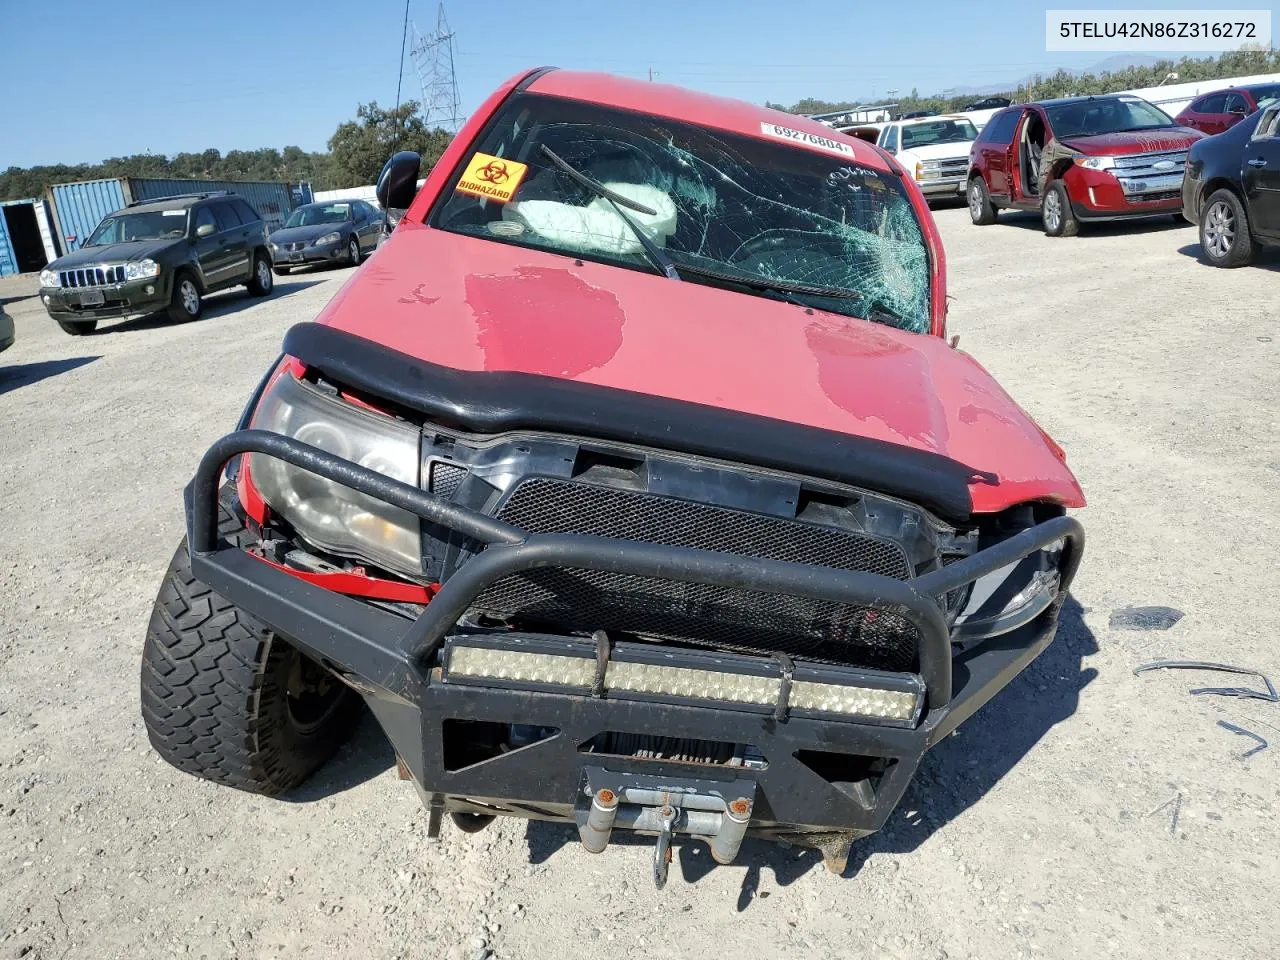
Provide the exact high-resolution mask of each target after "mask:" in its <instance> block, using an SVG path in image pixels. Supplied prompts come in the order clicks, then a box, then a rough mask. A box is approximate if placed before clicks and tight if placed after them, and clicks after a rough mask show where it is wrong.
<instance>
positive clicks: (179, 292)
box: [40, 192, 272, 336]
mask: <svg viewBox="0 0 1280 960" xmlns="http://www.w3.org/2000/svg"><path fill="white" fill-rule="evenodd" d="M241 284H243V285H244V286H246V287H248V288H249V292H250V293H252V294H255V295H257V296H266V295H267V294H269V293H270V292H271V286H272V276H271V254H270V252H269V251H268V248H267V225H266V224H265V223H263V220H262V217H261V216H259V214H258V212H257V211H256V210H254V209H253V207H251V206H250V205H249V204H248V203H246V202H245V201H244V200H243V199H242V198H240V197H237V196H235V195H234V194H228V193H225V192H223V193H201V194H191V195H187V196H181V197H169V198H167V199H164V200H151V201H147V202H141V203H132V204H130V205H129V206H127V207H125V208H124V209H123V210H117V211H116V212H115V213H112V214H109V215H108V216H107V217H105V218H104V219H103V221H102V222H101V223H100V224H98V226H97V228H96V229H95V230H94V231H93V233H92V234H90V236H89V239H88V240H86V241H85V242H84V245H83V246H82V247H80V249H78V250H75V251H73V252H71V253H69V254H67V255H66V256H65V257H60V258H59V259H57V260H55V261H53V263H51V264H49V266H47V267H46V268H45V269H44V270H42V271H40V299H41V300H42V301H43V302H44V305H45V308H46V309H47V310H48V311H49V316H51V317H53V319H54V320H56V321H57V322H58V326H60V327H62V329H63V330H65V331H66V332H67V333H69V334H71V335H72V336H79V335H81V334H85V333H90V332H92V331H93V329H94V328H95V327H96V326H97V325H98V321H99V320H103V319H107V318H111V317H126V316H137V315H141V314H148V313H158V312H160V311H166V312H167V313H168V315H169V319H170V320H173V321H175V322H181V321H184V320H194V319H196V318H197V317H199V316H200V312H201V310H202V309H203V305H204V297H205V295H206V294H210V293H213V292H214V291H215V290H222V289H225V288H226V287H233V286H237V285H241Z"/></svg>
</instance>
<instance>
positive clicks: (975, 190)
mask: <svg viewBox="0 0 1280 960" xmlns="http://www.w3.org/2000/svg"><path fill="white" fill-rule="evenodd" d="M980 183H981V181H980V180H974V181H973V183H971V184H969V215H970V216H971V217H973V219H975V220H977V219H978V218H979V217H980V216H982V187H980V186H979V184H980Z"/></svg>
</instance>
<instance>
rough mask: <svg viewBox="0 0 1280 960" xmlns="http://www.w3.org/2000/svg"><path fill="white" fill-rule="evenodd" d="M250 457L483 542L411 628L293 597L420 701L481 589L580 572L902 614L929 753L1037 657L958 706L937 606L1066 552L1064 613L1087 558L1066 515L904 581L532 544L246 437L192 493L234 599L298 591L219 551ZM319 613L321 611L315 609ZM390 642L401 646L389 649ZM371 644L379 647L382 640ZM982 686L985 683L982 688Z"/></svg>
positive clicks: (224, 447) (209, 563) (970, 680)
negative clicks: (232, 474)
mask: <svg viewBox="0 0 1280 960" xmlns="http://www.w3.org/2000/svg"><path fill="white" fill-rule="evenodd" d="M244 453H257V454H262V455H265V456H269V457H274V458H278V459H280V460H284V461H286V462H287V463H290V464H292V465H293V466H295V467H298V468H300V469H302V470H306V471H309V472H311V473H314V474H316V475H318V476H320V477H323V478H325V479H327V480H330V481H333V482H335V483H339V484H342V485H343V486H346V487H349V488H351V489H353V490H356V491H358V492H360V493H363V494H366V495H368V496H370V497H373V498H375V499H378V500H381V501H383V502H385V503H388V504H391V505H393V506H396V507H400V508H401V509H403V510H406V511H408V512H409V513H412V514H414V515H416V516H418V517H420V518H422V519H424V520H427V521H429V522H431V523H435V524H440V525H442V526H445V527H449V528H451V529H453V530H456V531H458V532H460V533H462V534H464V535H465V536H468V537H471V538H473V539H475V540H477V541H480V542H482V543H484V544H486V547H485V549H483V550H482V551H480V552H479V553H478V554H477V555H476V556H475V557H474V558H472V559H471V560H470V561H468V562H467V563H466V564H464V565H463V566H462V567H461V568H460V569H459V570H458V571H457V572H456V573H454V574H453V575H452V576H451V577H449V578H448V579H447V580H446V581H445V583H444V584H443V585H442V586H441V587H440V589H439V592H438V593H436V594H435V596H434V598H433V599H432V600H431V602H430V603H429V604H428V605H427V606H426V608H425V610H424V611H423V613H422V614H421V615H420V616H419V617H418V618H417V619H416V620H414V621H412V622H411V623H409V624H408V627H407V629H406V628H405V623H406V621H405V619H404V618H403V617H399V616H396V615H394V614H391V613H388V612H386V611H384V610H380V609H378V608H376V607H373V606H371V605H369V604H364V603H359V602H356V601H353V600H351V599H350V598H347V597H344V596H341V595H337V594H331V593H330V592H329V591H325V590H322V589H320V588H314V589H312V590H308V591H305V592H304V593H301V594H296V595H297V596H298V598H299V599H298V603H303V602H305V603H307V605H308V609H307V611H306V612H307V614H308V618H307V619H308V620H309V622H313V623H314V622H317V620H318V619H319V620H323V621H324V622H325V624H326V628H327V629H326V631H325V634H326V635H325V636H324V637H299V638H297V639H298V640H299V642H301V643H303V644H304V645H305V646H306V647H308V648H309V649H311V650H312V651H313V652H314V653H316V654H318V655H320V656H321V657H323V658H325V659H329V660H331V661H333V662H336V663H337V664H340V665H342V666H344V667H345V668H348V669H349V670H351V671H352V672H353V673H354V674H356V675H357V676H359V677H363V678H364V679H365V680H366V681H368V682H371V683H373V684H375V685H377V686H379V687H382V688H383V689H386V690H388V691H389V692H392V693H399V694H407V693H408V692H409V691H410V690H412V689H413V687H414V685H415V680H414V678H416V677H418V676H421V674H422V673H424V672H425V671H426V669H428V665H429V663H430V661H431V659H432V658H433V657H434V655H435V653H436V651H437V649H438V648H439V646H440V644H441V643H442V642H443V640H444V638H445V636H446V635H447V634H448V633H449V632H450V631H451V630H452V629H453V628H454V626H455V625H456V623H457V621H458V618H459V617H461V616H462V615H463V614H464V613H465V612H466V610H467V609H468V607H469V606H471V604H472V602H473V601H474V600H475V598H476V597H477V596H479V595H480V593H481V592H482V591H483V590H484V589H485V588H486V587H488V586H489V585H491V584H493V583H495V582H497V581H498V580H500V579H502V578H504V577H507V576H509V575H511V574H513V573H517V572H519V571H523V570H531V569H535V568H541V567H577V568H586V569H594V570H602V571H607V572H612V573H625V574H632V575H637V576H648V577H657V578H662V579H669V580H679V581H685V582H689V583H702V584H715V585H721V586H731V587H736V588H741V589H748V590H759V591H762V592H772V593H779V594H785V595H790V596H796V597H804V598H807V599H813V600H826V601H832V602H836V603H847V604H856V605H861V606H867V607H874V608H877V609H880V610H884V611H886V612H888V613H891V614H894V615H896V616H899V617H901V618H903V619H904V620H906V621H907V622H908V623H909V624H911V625H912V626H913V627H914V628H915V630H916V632H917V635H918V637H919V650H918V656H919V663H920V674H921V678H922V679H923V681H924V684H925V688H926V691H927V697H928V700H927V708H926V709H927V712H926V714H925V717H924V722H923V726H924V727H925V728H926V729H927V730H928V733H929V737H928V739H929V742H930V743H934V742H936V741H937V740H938V739H941V737H942V736H945V735H946V734H947V733H949V732H950V731H951V730H952V729H954V728H955V727H956V726H958V725H959V724H960V723H961V722H962V721H963V720H964V719H965V718H967V717H968V716H969V715H970V714H971V713H972V712H973V711H974V710H976V709H977V708H978V707H979V706H981V704H982V703H983V702H985V700H986V699H987V698H988V697H989V696H990V695H991V693H993V692H994V689H999V688H1000V687H1001V686H1003V683H996V682H995V681H996V680H997V679H999V678H1002V679H1003V680H1004V681H1005V682H1007V680H1008V679H1009V678H1010V677H1011V676H1012V675H1014V674H1016V673H1017V672H1018V671H1019V670H1021V669H1022V667H1023V666H1025V665H1026V663H1027V662H1029V660H1030V659H1031V658H1034V656H1035V655H1036V654H1038V653H1039V650H1038V649H1037V650H1035V651H1024V650H1019V649H1017V648H1011V649H1006V648H1000V647H999V645H996V649H993V650H989V651H981V652H979V653H978V654H977V655H976V656H974V657H971V658H969V659H967V660H966V661H965V662H964V664H963V666H962V668H961V669H963V670H964V672H965V682H964V683H963V684H962V690H961V691H960V696H959V697H958V698H957V699H956V700H954V701H953V698H952V680H953V678H952V674H953V669H952V668H953V659H952V648H951V636H950V631H949V628H948V626H947V622H946V620H945V618H944V616H943V612H942V608H941V606H940V604H939V601H938V600H937V599H935V598H936V597H942V596H944V595H945V594H947V593H948V592H950V591H952V590H955V589H957V588H958V587H961V586H964V585H965V584H968V583H971V582H973V581H974V580H977V579H978V578H979V577H982V576H985V575H986V574H989V573H992V572H994V571H996V570H999V569H1000V568H1002V567H1006V566H1008V565H1010V564H1012V563H1014V562H1016V561H1017V560H1019V559H1021V558H1022V557H1025V556H1027V555H1029V554H1031V553H1033V552H1035V551H1037V550H1040V549H1043V548H1045V547H1047V546H1049V545H1050V544H1052V543H1054V542H1056V541H1059V540H1061V541H1062V542H1063V553H1062V560H1061V565H1060V568H1059V574H1060V587H1059V594H1058V601H1057V603H1058V604H1060V603H1061V601H1062V599H1063V598H1065V596H1066V593H1067V589H1068V588H1069V586H1070V584H1071V581H1072V579H1073V578H1074V576H1075V573H1076V570H1077V568H1078V566H1079V563H1080V558H1081V555H1082V552H1083V548H1084V530H1083V528H1082V527H1081V525H1080V523H1079V522H1078V521H1077V520H1075V519H1074V518H1071V517H1065V516H1063V517H1055V518H1053V519H1051V520H1047V521H1045V522H1043V523H1040V524H1038V525H1036V526H1034V527H1030V528H1028V529H1026V530H1023V531H1021V532H1020V533H1018V534H1015V535H1014V536H1012V537H1010V538H1009V539H1007V540H1004V541H1002V542H1000V543H998V544H996V545H994V546H991V547H988V548H986V549H984V550H981V551H979V552H977V553H975V554H973V555H972V556H970V557H967V558H966V559H964V560H960V561H958V562H956V563H953V564H951V565H949V566H947V567H945V568H944V569H941V570H936V571H933V572H931V573H927V574H924V575H922V576H919V577H916V578H915V579H913V580H909V581H905V582H904V581H901V580H895V579H893V578H890V577H885V576H881V575H879V574H874V573H866V572H859V571H848V570H837V569H832V568H828V567H820V566H812V565H807V564H800V563H791V562H785V561H776V560H759V559H756V558H749V557H743V556H736V555H732V554H725V553H719V552H714V551H708V550H697V549H690V548H684V547H670V546H661V545H655V544H649V543H643V542H638V541H633V540H617V539H608V538H604V537H596V536H590V535H583V534H536V533H526V532H525V531H523V530H520V529H519V528H517V527H514V526H512V525H510V524H507V523H504V522H502V521H500V520H495V519H494V518H492V517H490V516H487V515H485V514H482V513H479V512H477V511H474V510H471V509H468V508H466V507H461V506H458V505H456V504H452V503H449V502H447V501H445V500H443V499H441V498H440V497H438V496H435V495H433V494H430V493H427V492H426V491H424V490H421V489H418V488H417V487H413V486H410V485H409V484H406V483H402V482H400V481H398V480H393V479H391V478H390V477H387V476H384V475H383V474H380V473H377V472H375V471H373V470H370V469H368V468H366V467H362V466H359V465H358V464H355V463H352V462H350V461H348V460H344V459H343V458H341V457H337V456H334V455H333V454H330V453H327V452H325V451H323V450H320V449H318V448H316V447H313V446H310V445H308V444H305V443H302V442H300V441H298V440H294V439H292V438H290V437H285V436H282V435H280V434H276V433H270V432H267V431H263V430H241V431H237V432H235V433H231V434H228V435H227V436H225V437H223V438H221V439H220V440H218V441H217V442H216V443H214V444H213V446H212V447H210V448H209V450H208V452H207V453H205V455H204V457H203V458H202V459H201V461H200V466H199V468H198V469H197V472H196V475H195V478H194V479H193V480H192V482H191V484H190V485H188V487H187V490H186V500H187V522H188V531H187V535H188V543H189V545H190V550H191V555H192V569H193V572H194V573H195V574H196V575H197V576H200V577H201V578H202V579H204V580H205V581H206V582H208V583H209V584H210V585H211V586H213V587H214V588H215V589H219V590H221V591H222V592H226V593H234V592H235V591H234V590H233V589H229V588H233V587H234V585H235V584H236V583H237V582H242V581H256V582H257V583H258V584H259V585H260V586H261V585H263V584H264V581H265V582H270V581H277V580H278V578H280V577H283V578H285V581H291V582H292V583H295V584H296V583H297V582H298V581H297V580H296V579H295V578H293V577H290V576H289V575H288V574H287V573H283V572H281V571H278V570H274V569H272V568H270V567H269V566H267V565H266V564H263V563H261V562H260V561H259V560H257V559H256V558H254V557H251V556H249V555H248V554H246V553H244V552H243V551H242V550H240V549H238V548H234V547H225V546H222V547H220V545H219V543H218V512H217V511H218V505H217V502H218V501H217V498H218V488H219V485H220V483H221V478H222V472H223V468H224V466H225V465H226V463H227V462H228V461H229V460H231V459H232V458H233V457H236V456H238V455H240V454H244ZM285 581H278V582H280V583H284V582H285ZM303 598H305V600H304V599H303ZM317 606H323V607H324V610H322V611H321V610H317V609H316V607H317ZM251 612H252V611H251ZM388 632H390V633H391V634H392V636H398V640H397V641H395V642H390V638H388V637H387V634H388ZM371 638H381V639H380V640H378V641H376V642H375V641H374V640H372V639H371ZM1045 642H1046V643H1047V640H1046V641H1045ZM389 653H390V654H391V655H390V656H389V655H388V654H389ZM984 678H986V680H987V681H988V682H978V681H982V680H983V679H984ZM993 687H994V689H991V688H993ZM984 693H985V696H984V695H983V694H984Z"/></svg>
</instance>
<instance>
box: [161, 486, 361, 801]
mask: <svg viewBox="0 0 1280 960" xmlns="http://www.w3.org/2000/svg"><path fill="white" fill-rule="evenodd" d="M234 496H235V494H234V492H233V490H232V489H231V488H230V487H228V488H227V489H226V490H224V492H223V496H222V497H221V498H220V501H221V502H220V503H219V511H218V518H219V525H218V527H219V534H220V536H221V537H222V538H223V545H224V546H225V545H235V546H242V545H243V539H244V538H245V537H246V534H245V531H244V528H243V526H242V524H241V523H240V521H239V520H238V519H237V518H236V517H235V515H234V514H233V513H232V512H231V510H230V503H231V501H232V500H233V499H234ZM361 706H362V704H361V702H360V699H359V697H357V696H356V694H354V693H353V692H352V691H351V690H349V689H348V688H347V687H346V686H344V685H343V684H342V683H341V682H340V681H339V680H337V679H336V678H335V677H333V676H332V675H331V674H329V673H328V672H327V671H325V670H324V669H323V668H321V667H320V666H319V665H317V664H316V663H314V661H312V660H310V659H308V658H306V657H304V656H303V655H302V654H301V653H299V652H298V651H297V650H296V649H294V648H293V647H291V646H290V645H289V644H288V643H287V642H286V641H285V640H284V639H283V638H281V637H279V636H278V635H276V634H275V633H274V632H272V630H271V629H270V628H269V627H267V625H266V624H264V623H262V621H260V620H258V619H257V618H255V617H253V616H250V615H249V614H248V613H246V612H245V611H243V610H240V609H239V608H238V607H236V606H235V605H234V604H232V603H230V602H229V601H228V600H226V599H224V598H223V597H221V596H219V595H218V594H217V593H215V592H214V591H213V590H212V589H211V588H210V587H208V586H206V585H205V584H204V583H202V582H201V581H199V580H197V579H196V578H195V577H193V576H192V574H191V560H190V556H189V555H188V552H187V543H186V541H185V540H183V542H182V543H181V544H179V546H178V551H177V553H175V554H174V557H173V561H172V562H171V563H170V564H169V569H168V571H167V572H166V573H165V577H164V581H163V582H162V583H161V585H160V593H159V596H158V597H157V598H156V603H155V608H154V610H153V611H152V614H151V622H150V624H149V625H148V627H147V635H146V640H145V642H144V644H143V651H142V719H143V722H144V724H145V726H146V728H147V737H148V738H149V739H150V741H151V745H152V747H154V748H155V750H156V752H157V753H159V754H160V756H161V757H162V758H163V759H164V760H165V761H166V762H168V763H170V764H171V765H173V766H174V767H176V768H177V769H179V770H182V771H183V772H185V773H190V774H192V775H194V776H197V777H201V778H202V779H205V780H212V781H214V782H215V783H221V784H223V785H225V786H229V787H235V788H237V789H239V790H247V791H249V792H250V793H260V794H265V795H267V796H276V795H277V794H280V793H283V792H284V791H285V790H289V789H290V788H292V787H296V786H297V785H298V784H300V783H302V782H303V781H304V780H306V779H307V777H309V776H310V775H311V774H312V773H313V772H314V771H315V770H316V769H317V768H318V767H319V766H320V765H321V764H323V763H324V762H325V761H326V760H327V759H328V758H329V757H330V756H331V755H332V754H333V752H334V751H335V750H336V749H337V748H338V746H339V745H340V744H341V743H342V742H343V740H345V739H346V737H347V735H348V734H349V733H350V731H351V729H352V728H353V726H354V724H355V719H356V717H357V716H358V715H359V711H360V709H361Z"/></svg>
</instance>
